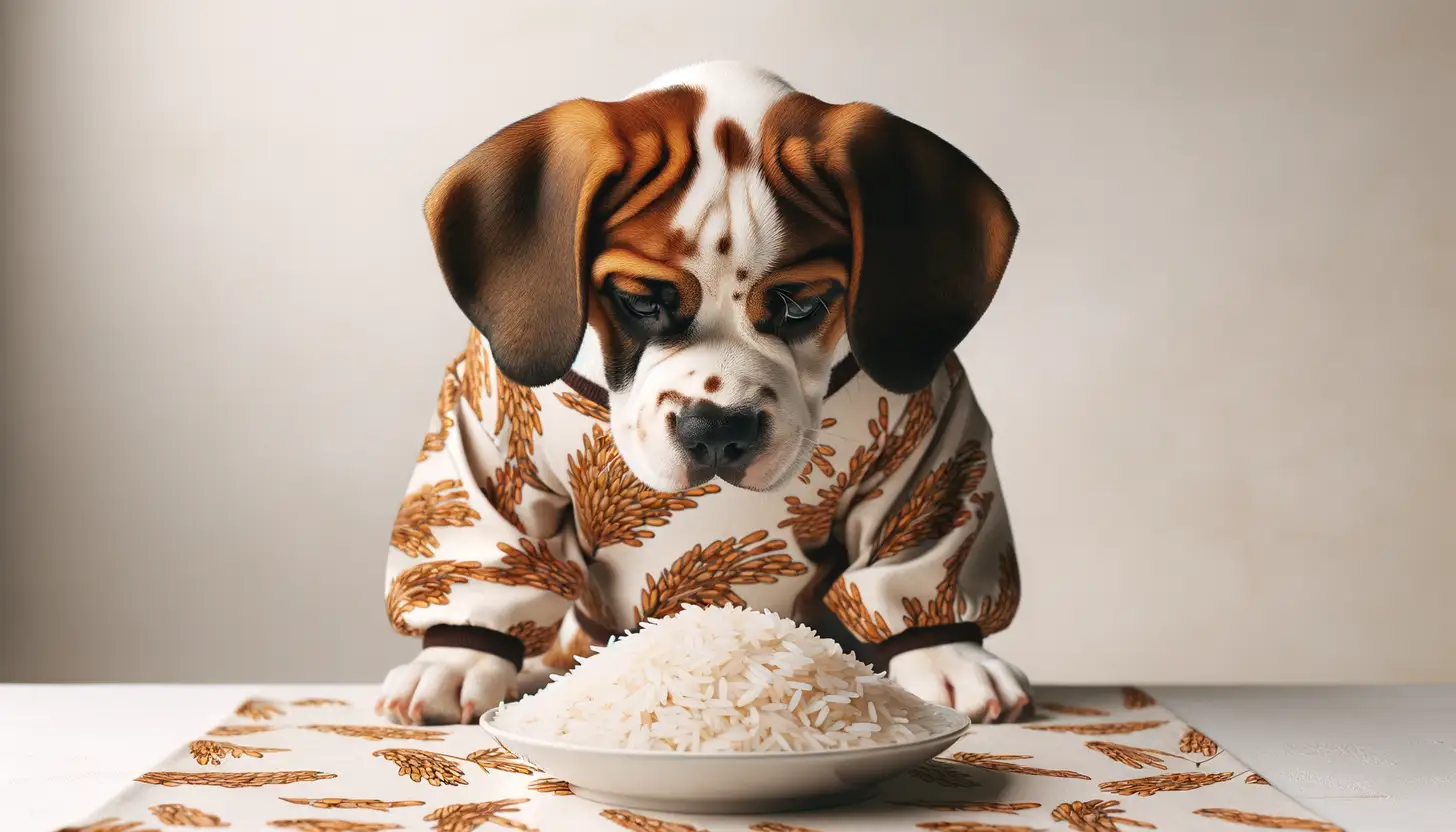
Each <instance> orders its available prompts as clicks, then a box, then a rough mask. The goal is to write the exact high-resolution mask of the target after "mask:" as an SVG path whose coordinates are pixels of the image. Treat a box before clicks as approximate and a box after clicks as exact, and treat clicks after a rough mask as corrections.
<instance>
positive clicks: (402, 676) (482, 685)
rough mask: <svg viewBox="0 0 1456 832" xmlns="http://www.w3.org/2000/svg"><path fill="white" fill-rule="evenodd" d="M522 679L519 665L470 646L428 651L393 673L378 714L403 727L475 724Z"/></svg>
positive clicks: (424, 650) (377, 705)
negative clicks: (517, 666)
mask: <svg viewBox="0 0 1456 832" xmlns="http://www.w3.org/2000/svg"><path fill="white" fill-rule="evenodd" d="M515 681H516V666H515V665H513V664H511V663H510V662H508V661H506V660H505V659H502V658H501V657H499V656H495V655H492V654H490V653H482V652H480V651H478V650H470V649H468V648H464V647H426V648H425V649H423V650H421V651H420V654H419V655H418V656H416V657H415V660H414V661H412V662H410V663H409V664H402V665H400V666H399V667H396V668H395V669H393V670H391V671H389V675H388V676H385V677H384V689H383V690H382V691H381V693H380V697H379V702H378V703H377V704H376V705H375V706H374V709H375V711H376V712H379V713H382V714H385V715H387V716H388V717H389V719H390V721H391V722H394V723H396V724H400V725H449V724H457V723H465V724H469V723H471V722H473V721H475V720H476V719H477V718H478V717H479V716H480V715H481V714H483V713H485V712H486V711H488V710H490V709H491V708H494V707H495V706H496V705H499V704H500V703H501V701H502V700H504V699H505V698H506V696H507V695H508V694H509V693H510V690H511V688H512V687H513V686H514V685H515Z"/></svg>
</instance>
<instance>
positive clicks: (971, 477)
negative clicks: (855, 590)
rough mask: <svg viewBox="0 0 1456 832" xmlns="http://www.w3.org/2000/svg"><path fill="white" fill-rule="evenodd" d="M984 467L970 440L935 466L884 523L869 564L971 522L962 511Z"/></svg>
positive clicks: (980, 453) (982, 455)
mask: <svg viewBox="0 0 1456 832" xmlns="http://www.w3.org/2000/svg"><path fill="white" fill-rule="evenodd" d="M986 465H987V463H986V452H985V451H983V450H981V443H980V442H978V441H976V440H974V439H973V440H971V441H969V442H966V443H965V444H964V445H962V446H961V447H960V448H958V449H957V450H956V452H955V455H954V456H952V457H951V458H950V459H948V460H946V461H945V462H943V463H941V464H940V465H938V466H936V468H935V470H933V471H931V473H930V475H929V476H927V477H925V478H924V479H922V480H920V481H919V482H917V483H916V484H915V488H914V489H912V490H911V492H910V496H909V498H907V499H906V500H905V502H903V503H901V504H900V506H899V508H897V509H895V512H894V513H893V514H891V515H890V517H889V519H888V520H886V521H885V524H884V525H883V526H882V527H881V529H880V535H879V540H878V541H877V542H876V544H875V548H874V551H873V552H872V553H871V554H870V559H869V562H870V563H871V564H874V563H878V562H879V561H881V560H884V559H885V558H890V557H894V556H895V555H898V554H900V553H901V552H904V551H905V550H907V549H910V548H913V547H915V546H917V545H919V544H921V543H924V542H925V541H927V540H939V539H940V538H942V537H945V536H946V535H947V534H949V533H950V531H951V530H952V529H955V528H958V527H960V526H962V525H964V524H965V522H966V521H967V520H970V519H971V512H970V511H968V510H966V509H965V508H964V502H965V498H966V497H967V496H969V495H970V494H971V493H973V492H974V491H975V490H976V489H977V488H979V487H980V485H981V480H982V479H984V478H985V476H986Z"/></svg>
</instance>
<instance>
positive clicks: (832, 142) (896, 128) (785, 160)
mask: <svg viewBox="0 0 1456 832" xmlns="http://www.w3.org/2000/svg"><path fill="white" fill-rule="evenodd" d="M764 137H765V141H764V144H763V156H764V159H763V161H764V172H765V175H766V176H767V178H768V179H769V182H770V184H771V185H772V186H773V187H774V190H775V191H776V192H778V193H780V194H782V195H785V196H786V197H787V198H788V199H789V200H790V201H791V202H793V203H794V204H795V205H797V206H798V207H799V208H800V209H801V210H803V211H804V212H805V213H807V214H809V215H810V216H813V217H815V218H817V219H819V220H820V221H822V222H825V223H828V224H830V225H832V226H835V227H838V228H840V229H841V230H842V231H843V232H844V233H846V234H847V235H848V237H849V239H850V243H851V246H852V263H851V267H850V280H849V292H848V306H847V310H848V311H847V316H848V321H847V331H848V334H849V344H850V349H851V350H852V351H853V353H854V355H855V358H856V359H857V360H858V361H859V364H860V366H861V367H862V368H863V369H864V370H865V372H866V373H868V374H869V376H870V378H872V379H874V380H875V382H877V383H878V384H880V385H881V386H882V387H884V388H886V389H888V390H892V391H895V392H899V393H908V392H912V391H915V390H919V389H921V388H923V387H924V386H925V385H927V384H929V383H930V381H931V380H932V379H933V378H934V377H935V373H936V371H937V370H938V369H939V368H940V366H941V365H942V363H943V362H944V361H945V359H946V358H947V357H948V356H949V355H950V354H951V352H952V351H953V350H954V349H955V348H956V345H957V344H959V343H960V342H961V340H962V339H964V338H965V336H966V334H967V333H968V332H970V330H971V327H972V326H974V325H975V323H976V322H977V321H978V320H980V317H981V315H982V313H984V312H985V311H986V307H987V306H988V305H989V304H990V303H991V298H992V296H994V295H995V293H996V288H997V286H998V285H999V284H1000V282H1001V276H1002V274H1003V273H1004V272H1005V270H1006V263H1007V261H1008V260H1009V259H1010V257H1011V247H1012V244H1013V243H1014V242H1015V240H1016V234H1017V229H1018V226H1017V221H1016V217H1015V215H1014V214H1013V213H1012V211H1011V205H1010V203H1008V202H1007V200H1006V197H1005V195H1004V194H1002V193H1001V189H1000V188H998V187H997V186H996V184H995V183H994V182H992V181H991V179H990V177H988V176H987V175H986V174H985V173H984V172H983V171H982V170H981V169H980V168H979V167H978V166H977V165H976V163H975V162H972V161H971V160H970V159H969V158H967V157H966V155H965V154H964V153H961V152H960V151H959V150H957V149H956V148H955V147H953V146H951V145H950V144H949V143H948V142H946V141H944V140H943V139H941V138H940V137H938V136H936V135H935V134H934V133H931V132H930V131H928V130H926V129H924V128H922V127H919V126H917V125H914V124H912V123H910V122H908V121H905V120H904V119H902V118H899V117H897V116H894V115H892V114H890V113H888V112H886V111H885V110H882V109H880V108H878V107H873V106H870V105H867V104H842V105H831V104H826V103H824V102H822V101H820V100H818V99H816V98H813V97H812V96H808V95H803V94H799V93H796V94H793V95H790V96H788V97H786V98H784V99H783V100H781V101H780V102H779V103H778V104H776V105H775V107H774V108H773V109H772V110H771V111H770V112H769V114H768V115H767V116H766V117H765V120H764Z"/></svg>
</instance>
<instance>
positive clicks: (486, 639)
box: [424, 624, 526, 671]
mask: <svg viewBox="0 0 1456 832" xmlns="http://www.w3.org/2000/svg"><path fill="white" fill-rule="evenodd" d="M424 641H425V644H424V646H425V647H464V648H466V649H468V650H476V651H479V652H481V653H489V654H491V655H492V656H499V657H500V658H502V659H505V660H506V661H508V662H510V663H511V664H513V665H515V666H516V670H517V671H519V670H520V669H521V666H522V665H524V664H525V663H526V645H525V644H524V643H522V642H521V640H520V639H518V638H516V637H515V636H513V635H509V634H507V633H502V632H498V631H496V630H489V629H486V628H485V627H470V626H466V625H460V624H436V625H435V626H433V627H431V628H429V629H428V630H425V639H424Z"/></svg>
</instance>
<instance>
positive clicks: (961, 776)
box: [910, 759, 980, 789]
mask: <svg viewBox="0 0 1456 832" xmlns="http://www.w3.org/2000/svg"><path fill="white" fill-rule="evenodd" d="M910 776H911V777H914V778H915V779H916V780H923V781H925V782H926V783H933V784H934V785H937V786H945V787H947V788H951V789H973V788H975V787H976V786H979V785H980V783H978V782H976V780H975V779H974V778H972V777H971V773H970V769H968V768H967V767H966V766H963V765H960V764H959V763H953V762H951V761H949V760H943V759H935V760H930V761H927V762H924V763H921V764H920V765H918V766H916V767H915V768H914V769H912V770H911V772H910Z"/></svg>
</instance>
